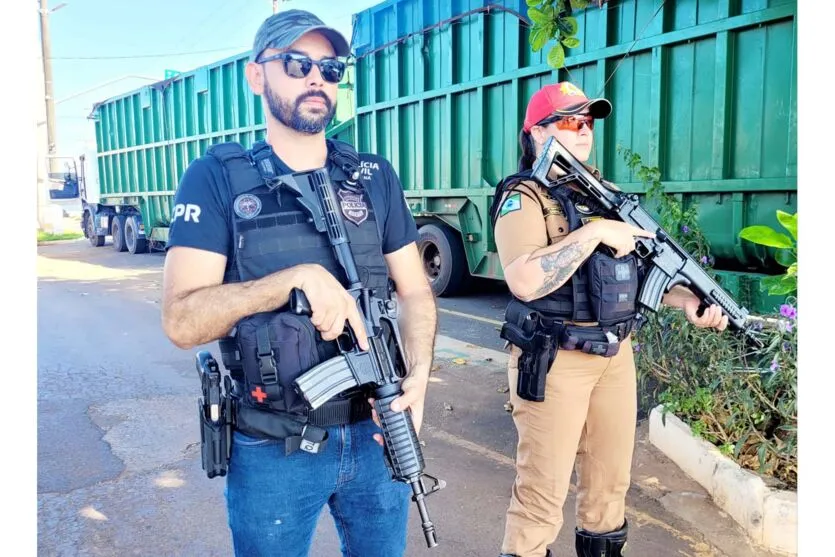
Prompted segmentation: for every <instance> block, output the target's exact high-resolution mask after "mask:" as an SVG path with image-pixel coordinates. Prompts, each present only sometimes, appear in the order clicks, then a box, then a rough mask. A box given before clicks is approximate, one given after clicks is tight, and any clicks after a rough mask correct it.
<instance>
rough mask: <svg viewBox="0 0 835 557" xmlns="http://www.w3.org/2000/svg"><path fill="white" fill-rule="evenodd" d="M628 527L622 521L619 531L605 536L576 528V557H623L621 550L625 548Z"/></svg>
mask: <svg viewBox="0 0 835 557" xmlns="http://www.w3.org/2000/svg"><path fill="white" fill-rule="evenodd" d="M628 526H629V525H628V524H627V522H626V520H624V521H623V526H621V527H620V529H618V530H614V531H612V532H606V533H605V534H595V533H593V532H588V531H586V530H582V529H580V528H576V529H575V531H574V532H575V542H574V547H575V549H576V550H577V557H625V555H624V553H623V550H624V548H625V547H626V533H627V530H628Z"/></svg>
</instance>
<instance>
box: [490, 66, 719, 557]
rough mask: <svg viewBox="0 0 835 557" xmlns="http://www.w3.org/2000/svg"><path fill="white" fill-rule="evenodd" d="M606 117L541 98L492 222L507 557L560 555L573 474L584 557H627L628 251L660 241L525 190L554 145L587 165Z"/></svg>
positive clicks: (562, 192) (572, 196) (689, 307)
mask: <svg viewBox="0 0 835 557" xmlns="http://www.w3.org/2000/svg"><path fill="white" fill-rule="evenodd" d="M611 111H612V106H611V103H609V101H608V100H606V99H602V98H601V99H594V100H589V99H588V98H587V97H586V95H585V94H584V93H583V92H582V91H581V90H580V89H579V88H578V87H576V86H575V85H573V84H572V83H569V82H562V83H558V84H555V85H553V84H552V85H546V86H545V87H543V88H542V89H540V90H539V91H537V92H536V93H535V94H534V95H533V96H532V97H531V99H530V101H529V103H528V106H527V111H526V114H525V122H524V126H523V128H522V130H521V132H520V138H519V139H520V144H521V147H522V156H521V159H520V161H519V173H517V174H515V175H513V176H511V177H508V178H506V179H505V180H504V181H503V182H502V183H501V184H500V185H499V186H498V187H497V191H496V196H495V202H494V207H493V209H492V211H491V213H492V215H491V216H492V218H493V223H494V232H495V241H496V247H497V250H498V254H499V258H500V261H501V265H502V268H503V270H504V276H505V280H506V281H507V284H508V287H509V289H510V292H511V294H512V295H513V298H512V300H511V302H510V304H508V308H507V312H506V322H505V325H504V327H503V328H502V338H504V339H505V340H508V342H509V344H510V347H511V352H510V359H509V363H508V380H509V384H510V392H511V402H512V404H513V421H514V423H515V426H516V429H517V432H518V437H519V441H518V445H517V458H516V472H517V475H516V480H515V482H514V484H513V486H512V490H511V499H510V505H509V508H508V510H507V515H506V524H505V532H504V540H503V542H502V557H511V556H515V557H543V556H546V557H549V556H551V555H552V553H551V552H550V550H548V549H547V546H548V544H550V543H552V542H553V541H554V540H555V539H556V537H557V534H558V533H559V531H560V528H561V526H562V523H563V515H562V507H563V503H564V502H565V497H566V494H567V491H568V485H569V481H570V478H571V472H572V469H575V471H576V475H577V497H576V524H577V527H576V529H575V546H576V551H577V555H578V556H579V557H621V555H622V551H623V548H624V546H625V545H626V538H627V528H628V524H627V521H626V519H625V516H624V509H625V499H626V492H627V489H628V488H629V482H630V468H631V462H632V450H633V444H634V436H635V427H636V415H637V394H636V373H635V362H634V357H633V351H632V346H631V332H632V327H633V325H634V320H633V319H634V317H635V314H636V309H637V308H636V305H635V300H636V298H637V293H638V292H639V288H640V280H641V278H642V275H643V270H642V269H641V264H640V261H639V260H638V258H637V257H636V256H634V255H633V254H632V252H633V251H634V249H635V237H638V236H644V237H652V234H651V233H648V232H645V231H643V230H641V229H639V228H635V227H633V226H630V225H628V224H626V223H624V222H621V221H619V220H610V219H607V218H605V214H604V212H603V210H602V208H599V207H597V206H596V205H595V203H594V202H593V200H592V199H590V198H588V197H586V196H584V195H583V194H582V193H581V192H580V191H579V190H578V189H576V188H574V187H572V186H570V185H568V186H560V187H559V188H551V189H550V190H549V189H546V188H544V187H542V186H540V185H539V184H538V183H537V182H536V181H534V180H533V179H531V178H530V170H531V167H532V165H533V163H534V161H535V160H536V157H537V156H539V154H540V153H541V151H542V148H543V145H544V144H545V142H546V141H547V140H548V138H549V137H551V136H553V137H555V138H556V140H557V141H559V142H560V143H561V144H562V145H563V146H564V147H565V148H566V149H567V150H569V151H570V152H571V153H572V155H574V157H576V158H577V159H578V160H579V161H581V162H583V163H585V161H587V160H588V158H589V154H590V153H591V150H592V146H593V140H594V134H593V130H594V121H595V119H600V118H605V117H607V116H608V115H609V114H610V113H611ZM590 170H591V171H592V173H593V174H594V175H595V176H596V177H598V179H599V178H600V174H599V172H597V171H596V170H595V169H591V168H590ZM556 177H557V176H555V175H554V171H552V173H551V175H549V179H551V180H553V179H555V178H556ZM664 303H665V304H667V305H669V306H672V307H677V308H680V309H682V310H684V311H685V313H686V315H687V318H688V320H689V321H690V322H691V323H692V324H694V325H695V326H697V327H715V328H717V329H718V330H724V329H725V328H726V327H727V321H728V320H727V317H726V316H723V315H722V313H721V310H720V309H719V307H717V306H711V307H710V308H708V309H707V310H705V312H704V314H703V315H702V317H698V316H697V315H696V312H697V310H698V307H699V300H698V298H697V297H696V296H695V295H694V294H692V293H691V292H690V291H689V290H686V289H684V288H681V287H676V288H674V289H673V290H671V292H670V293H668V294H667V295H666V296H665V298H664ZM575 466H576V468H575Z"/></svg>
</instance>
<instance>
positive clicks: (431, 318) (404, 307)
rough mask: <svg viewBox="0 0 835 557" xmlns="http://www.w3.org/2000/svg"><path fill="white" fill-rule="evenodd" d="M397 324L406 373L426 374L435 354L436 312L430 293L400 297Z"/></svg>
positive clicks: (429, 291)
mask: <svg viewBox="0 0 835 557" xmlns="http://www.w3.org/2000/svg"><path fill="white" fill-rule="evenodd" d="M399 303H400V317H399V318H398V324H399V328H400V335H401V337H402V338H403V344H404V347H403V350H404V351H405V356H406V365H407V366H408V368H409V370H417V372H418V373H425V374H426V375H427V376H428V374H429V369H430V367H431V366H432V358H433V354H434V350H435V333H436V331H437V320H438V316H437V310H436V308H435V298H434V296H433V295H432V291H431V290H429V289H427V290H426V291H425V292H417V293H413V294H409V295H407V296H400V297H399Z"/></svg>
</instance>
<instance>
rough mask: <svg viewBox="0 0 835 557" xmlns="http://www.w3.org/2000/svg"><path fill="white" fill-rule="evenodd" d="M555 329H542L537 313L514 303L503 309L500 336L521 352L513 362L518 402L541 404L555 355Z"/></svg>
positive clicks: (556, 334)
mask: <svg viewBox="0 0 835 557" xmlns="http://www.w3.org/2000/svg"><path fill="white" fill-rule="evenodd" d="M559 329H560V326H557V327H552V328H549V329H543V328H542V326H541V322H540V317H539V313H538V312H536V311H533V310H531V309H529V308H527V307H525V306H524V305H522V304H521V303H519V302H517V301H516V300H511V301H510V303H509V304H508V305H507V308H506V310H505V322H504V324H503V325H502V330H501V333H500V336H501V338H503V339H504V340H506V341H508V342H510V343H511V344H513V345H515V346H517V347H519V349H520V350H521V351H522V353H521V355H520V356H519V360H518V362H517V368H518V377H517V381H516V394H517V395H518V396H519V398H522V399H524V400H529V401H532V402H542V401H543V400H545V379H546V378H547V375H548V371H549V370H550V369H551V364H552V363H553V362H554V358H555V357H556V355H557V348H558V339H559V333H560V330H559Z"/></svg>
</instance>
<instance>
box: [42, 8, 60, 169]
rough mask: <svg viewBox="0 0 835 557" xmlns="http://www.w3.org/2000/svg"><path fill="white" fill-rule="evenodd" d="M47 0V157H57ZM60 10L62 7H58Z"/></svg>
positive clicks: (44, 31) (44, 32)
mask: <svg viewBox="0 0 835 557" xmlns="http://www.w3.org/2000/svg"><path fill="white" fill-rule="evenodd" d="M46 2H47V0H40V10H38V12H39V13H40V16H41V57H42V59H43V78H44V89H45V92H46V95H45V99H44V100H45V101H46V138H47V139H46V140H47V156H49V157H54V156H55V96H54V95H53V94H52V46H51V44H50V40H49V8H47V6H46ZM58 7H59V8H60V7H62V6H58ZM48 160H49V163H48V167H49V169H50V172H51V171H52V164H53V160H54V159H51V158H50V159H48Z"/></svg>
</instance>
